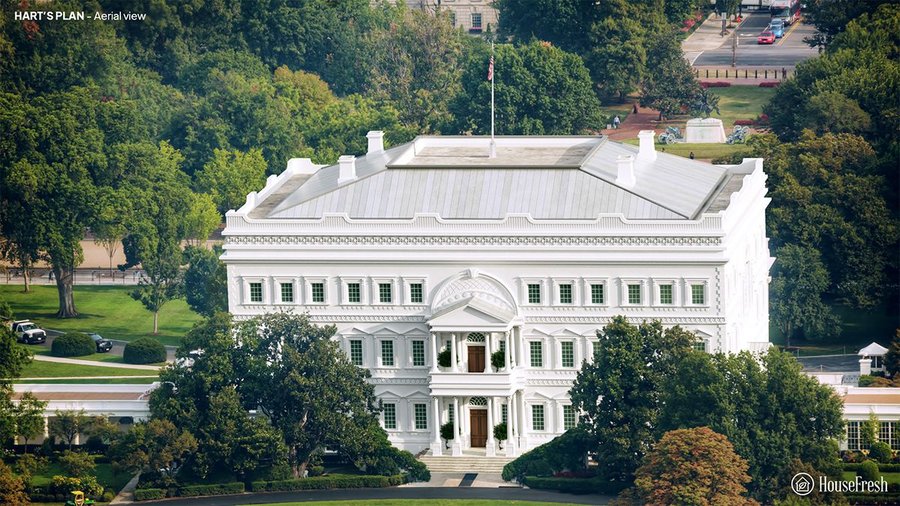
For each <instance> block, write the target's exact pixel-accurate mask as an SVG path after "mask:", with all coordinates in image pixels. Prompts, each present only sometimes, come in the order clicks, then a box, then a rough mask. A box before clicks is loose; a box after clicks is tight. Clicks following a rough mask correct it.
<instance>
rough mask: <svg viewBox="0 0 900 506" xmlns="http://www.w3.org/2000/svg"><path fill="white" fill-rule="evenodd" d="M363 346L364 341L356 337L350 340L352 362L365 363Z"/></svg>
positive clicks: (354, 363) (355, 363) (356, 363)
mask: <svg viewBox="0 0 900 506" xmlns="http://www.w3.org/2000/svg"><path fill="white" fill-rule="evenodd" d="M362 350H363V348H362V341H360V340H359V339H354V340H352V341H350V363H352V364H353V365H360V366H361V365H363V351H362Z"/></svg>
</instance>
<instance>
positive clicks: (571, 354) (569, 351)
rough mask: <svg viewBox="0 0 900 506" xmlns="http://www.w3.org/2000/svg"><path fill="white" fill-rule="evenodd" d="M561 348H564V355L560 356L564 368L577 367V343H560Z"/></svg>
mask: <svg viewBox="0 0 900 506" xmlns="http://www.w3.org/2000/svg"><path fill="white" fill-rule="evenodd" d="M560 346H561V347H562V350H561V351H562V353H561V354H560V356H561V358H562V366H563V367H575V343H573V342H572V341H564V342H562V343H560Z"/></svg>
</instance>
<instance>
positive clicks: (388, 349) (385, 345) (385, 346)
mask: <svg viewBox="0 0 900 506" xmlns="http://www.w3.org/2000/svg"><path fill="white" fill-rule="evenodd" d="M381 365H382V366H384V367H393V366H394V341H390V340H387V339H385V340H384V341H381Z"/></svg>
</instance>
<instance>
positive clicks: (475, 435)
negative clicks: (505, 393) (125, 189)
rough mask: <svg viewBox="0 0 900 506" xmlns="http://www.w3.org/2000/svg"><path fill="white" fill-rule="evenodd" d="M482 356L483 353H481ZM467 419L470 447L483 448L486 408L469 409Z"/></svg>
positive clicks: (485, 431) (485, 436)
mask: <svg viewBox="0 0 900 506" xmlns="http://www.w3.org/2000/svg"><path fill="white" fill-rule="evenodd" d="M481 356H482V357H484V354H482V355H481ZM469 421H470V422H471V424H470V427H472V448H484V447H486V446H487V431H488V426H487V410H486V409H471V410H469Z"/></svg>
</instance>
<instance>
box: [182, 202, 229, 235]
mask: <svg viewBox="0 0 900 506" xmlns="http://www.w3.org/2000/svg"><path fill="white" fill-rule="evenodd" d="M221 223H222V215H221V214H219V211H218V210H217V209H216V204H215V202H213V200H212V197H210V196H209V195H207V194H205V193H195V194H193V195H192V196H191V207H190V209H189V210H188V212H187V215H185V217H184V236H185V238H187V239H188V243H189V244H193V245H194V246H201V247H206V240H207V239H209V236H210V234H212V233H213V231H215V230H216V229H217V228H219V225H220V224H221Z"/></svg>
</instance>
